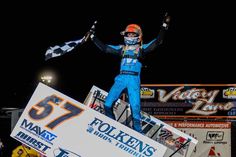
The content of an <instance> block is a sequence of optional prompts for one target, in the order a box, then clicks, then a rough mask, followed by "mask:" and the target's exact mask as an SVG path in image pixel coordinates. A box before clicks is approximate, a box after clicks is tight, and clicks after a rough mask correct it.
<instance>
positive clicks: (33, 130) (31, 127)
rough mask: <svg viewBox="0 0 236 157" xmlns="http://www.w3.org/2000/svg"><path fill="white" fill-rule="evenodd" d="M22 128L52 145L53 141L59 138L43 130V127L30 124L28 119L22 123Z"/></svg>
mask: <svg viewBox="0 0 236 157" xmlns="http://www.w3.org/2000/svg"><path fill="white" fill-rule="evenodd" d="M21 128H23V129H25V130H27V131H29V132H30V133H32V134H34V135H36V136H38V137H39V138H41V139H43V140H45V141H46V142H49V143H51V141H53V140H54V139H55V138H56V137H57V136H56V135H54V134H53V133H51V132H49V131H47V130H43V129H42V128H41V127H39V126H37V125H35V124H34V123H32V122H28V121H27V120H26V119H24V120H23V121H22V123H21ZM51 144H52V143H51Z"/></svg>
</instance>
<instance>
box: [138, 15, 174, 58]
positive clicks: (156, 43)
mask: <svg viewBox="0 0 236 157" xmlns="http://www.w3.org/2000/svg"><path fill="white" fill-rule="evenodd" d="M169 22H170V16H167V14H166V15H165V17H164V20H163V23H162V26H161V29H160V31H159V34H158V36H157V38H155V39H153V40H152V41H151V42H149V43H147V44H143V46H142V50H143V51H142V52H143V55H146V54H147V53H149V52H151V51H153V50H155V49H156V48H157V47H158V46H159V45H161V44H162V42H163V39H164V36H165V32H166V31H167V30H168V27H169Z"/></svg>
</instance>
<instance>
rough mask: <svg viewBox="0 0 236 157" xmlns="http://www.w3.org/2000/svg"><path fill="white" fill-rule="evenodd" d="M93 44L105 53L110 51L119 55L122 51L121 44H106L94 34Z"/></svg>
mask: <svg viewBox="0 0 236 157" xmlns="http://www.w3.org/2000/svg"><path fill="white" fill-rule="evenodd" d="M92 41H93V42H94V44H95V45H96V46H97V47H98V48H99V49H100V50H101V51H103V52H105V53H112V54H116V55H119V56H120V55H121V53H122V45H107V44H104V43H103V42H102V41H101V40H99V39H98V38H97V37H96V36H94V37H93V38H92Z"/></svg>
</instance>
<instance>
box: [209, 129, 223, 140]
mask: <svg viewBox="0 0 236 157" xmlns="http://www.w3.org/2000/svg"><path fill="white" fill-rule="evenodd" d="M223 138H224V132H223V131H208V132H207V135H206V140H208V141H222V140H223Z"/></svg>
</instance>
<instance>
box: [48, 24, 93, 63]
mask: <svg viewBox="0 0 236 157" xmlns="http://www.w3.org/2000/svg"><path fill="white" fill-rule="evenodd" d="M96 23H97V21H95V22H94V24H93V26H92V27H91V29H90V31H89V32H87V33H86V34H85V36H84V37H83V38H81V39H78V40H74V41H68V42H65V43H63V44H61V45H56V46H53V47H49V48H48V49H47V51H46V53H45V60H48V59H50V58H54V57H59V56H62V55H64V54H65V53H68V52H70V51H72V50H73V49H74V48H75V47H77V46H78V45H81V44H83V43H84V42H86V41H87V40H88V38H89V36H90V35H91V34H92V33H94V29H95V24H96Z"/></svg>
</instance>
